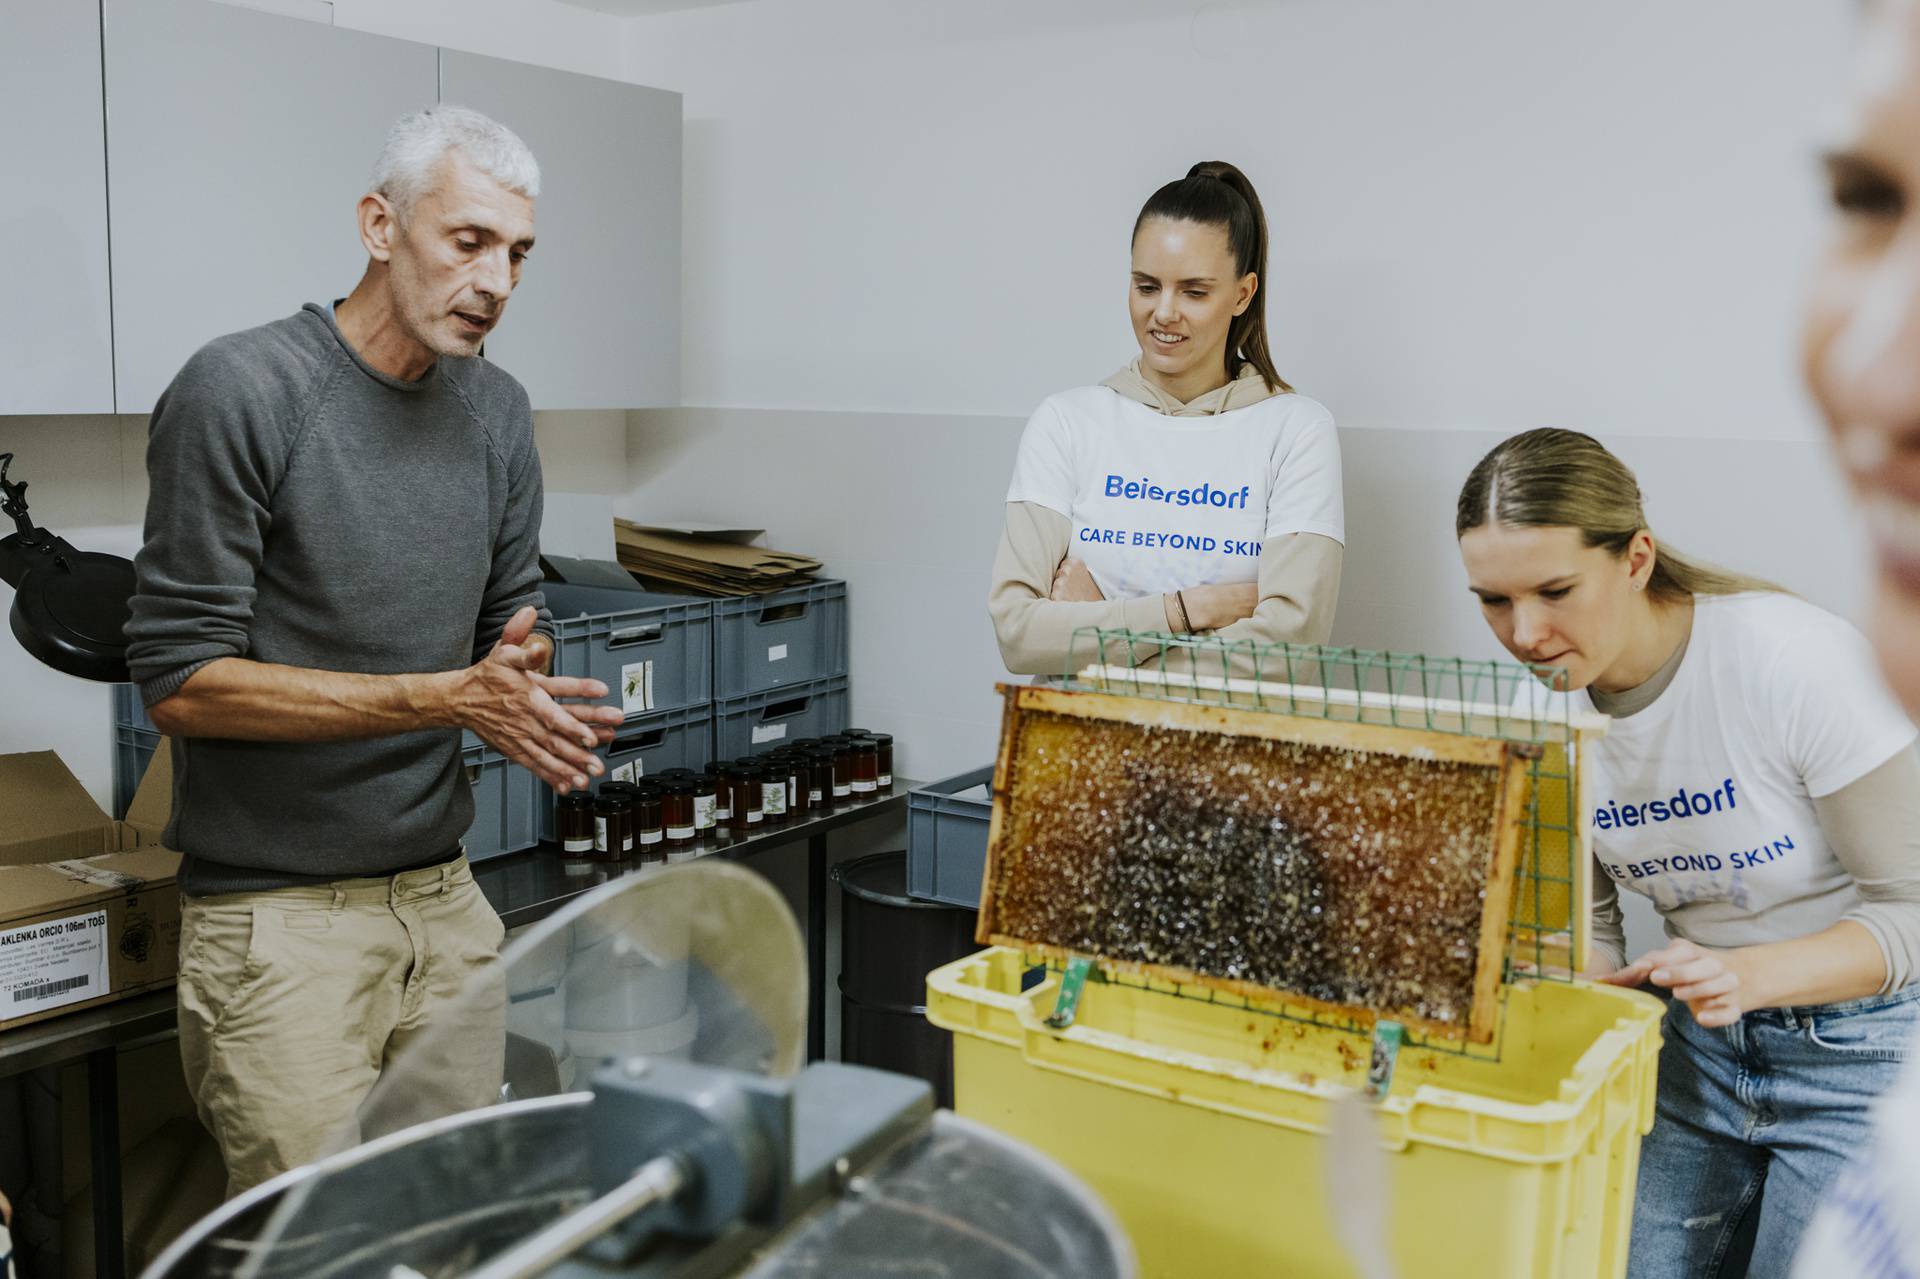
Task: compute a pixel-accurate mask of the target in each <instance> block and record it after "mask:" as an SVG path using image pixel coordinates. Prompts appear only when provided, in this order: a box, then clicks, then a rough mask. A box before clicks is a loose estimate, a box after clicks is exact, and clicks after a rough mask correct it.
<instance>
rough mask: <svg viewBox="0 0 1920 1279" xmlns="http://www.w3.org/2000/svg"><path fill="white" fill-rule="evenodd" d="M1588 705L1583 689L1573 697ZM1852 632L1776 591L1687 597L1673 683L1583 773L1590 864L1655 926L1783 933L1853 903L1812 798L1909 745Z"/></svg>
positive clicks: (1821, 924)
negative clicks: (1687, 623)
mask: <svg viewBox="0 0 1920 1279" xmlns="http://www.w3.org/2000/svg"><path fill="white" fill-rule="evenodd" d="M1573 699H1574V700H1573V704H1574V705H1575V706H1576V707H1577V708H1579V709H1581V710H1590V709H1592V707H1593V702H1592V699H1590V698H1589V697H1588V696H1587V694H1586V693H1585V691H1584V690H1583V691H1581V692H1579V693H1576V694H1574V695H1573ZM1914 736H1915V730H1914V726H1913V724H1912V723H1911V722H1910V721H1909V720H1908V719H1907V717H1906V715H1905V714H1904V713H1903V712H1902V711H1901V709H1900V706H1899V704H1898V703H1897V702H1896V701H1895V700H1894V698H1893V695H1892V694H1891V693H1890V692H1889V691H1888V690H1887V688H1886V686H1885V685H1884V684H1883V683H1882V682H1881V679H1880V673H1879V669H1878V667H1877V666H1876V665H1875V663H1874V658H1873V652H1872V650H1871V649H1870V648H1869V647H1868V644H1867V641H1866V638H1865V637H1864V636H1862V635H1861V634H1860V632H1858V631H1857V630H1855V629H1854V628H1853V627H1851V626H1849V625H1848V624H1847V623H1846V622H1844V621H1842V620H1840V619H1839V618H1837V617H1835V616H1833V615H1832V614H1831V613H1827V612H1825V611H1823V610H1821V609H1819V608H1816V607H1815V606H1814V605H1812V604H1809V603H1807V602H1806V601H1804V600H1800V599H1796V598H1794V597H1793V596H1791V595H1779V594H1772V593H1766V594H1748V595H1728V596H1698V597H1696V599H1695V604H1694V613H1693V636H1692V639H1691V640H1689V641H1688V644H1687V652H1686V656H1685V657H1683V658H1682V659H1681V662H1680V669H1679V670H1678V671H1676V672H1675V673H1674V677H1673V683H1672V684H1670V685H1668V687H1667V688H1666V690H1665V691H1664V692H1662V693H1661V694H1660V696H1659V697H1657V698H1656V699H1654V701H1653V704H1652V705H1650V706H1648V707H1647V708H1646V709H1645V710H1642V711H1640V712H1639V713H1638V714H1635V715H1631V716H1628V717H1626V718H1624V719H1616V720H1614V721H1613V722H1612V723H1611V724H1610V725H1609V726H1608V728H1607V733H1606V736H1605V737H1603V738H1601V739H1600V742H1599V745H1598V747H1597V749H1596V750H1595V752H1594V759H1593V763H1592V767H1591V769H1590V773H1589V776H1590V784H1591V793H1590V794H1589V795H1588V796H1587V800H1588V802H1589V803H1590V805H1591V808H1592V812H1593V816H1594V822H1593V848H1594V856H1595V860H1597V861H1598V862H1599V863H1600V866H1601V868H1602V869H1603V870H1604V871H1605V873H1607V874H1608V875H1610V876H1612V878H1613V879H1614V881H1615V882H1616V883H1618V884H1619V886H1620V887H1622V888H1626V889H1630V890H1632V891H1634V892H1637V893H1640V894H1642V895H1644V896H1647V897H1650V898H1652V899H1653V903H1654V905H1655V906H1657V907H1658V908H1659V910H1660V913H1661V915H1662V916H1664V917H1665V919H1666V922H1667V932H1668V934H1669V935H1670V936H1677V937H1685V938H1687V939H1689V940H1691V941H1695V942H1698V943H1699V944H1701V945H1703V946H1749V945H1756V944H1758V943H1761V942H1768V941H1785V940H1788V939H1791V938H1795V937H1805V936H1807V935H1809V934H1812V933H1816V932H1819V931H1820V930H1822V929H1824V928H1829V927H1831V926H1832V925H1834V924H1835V923H1837V922H1839V920H1840V918H1841V916H1843V915H1845V914H1846V913H1847V911H1849V910H1851V909H1852V908H1853V907H1854V906H1855V905H1857V904H1858V901H1859V898H1858V894H1857V893H1856V891H1855V889H1854V883H1853V877H1852V876H1851V875H1849V874H1848V873H1847V871H1846V869H1845V868H1844V867H1843V866H1841V865H1840V863H1839V861H1838V860H1837V859H1836V858H1835V857H1834V854H1833V849H1832V848H1831V847H1830V846H1829V845H1828V844H1827V841H1826V837H1825V835H1824V834H1823V833H1822V832H1821V830H1820V823H1819V821H1818V819H1817V817H1816V814H1815V811H1814V807H1813V800H1814V799H1815V798H1825V797H1826V796H1828V795H1831V794H1833V793H1834V792H1835V791H1838V790H1841V789H1843V788H1845V787H1846V786H1848V785H1850V784H1852V783H1853V782H1856V781H1858V780H1860V778H1862V777H1864V776H1866V775H1867V774H1868V773H1870V772H1872V771H1873V770H1874V769H1876V768H1878V767H1879V766H1880V765H1882V764H1884V763H1886V762H1887V761H1888V760H1889V759H1892V758H1893V757H1894V755H1896V754H1897V753H1898V752H1900V751H1901V750H1903V749H1907V748H1909V747H1911V746H1912V744H1913V740H1914Z"/></svg>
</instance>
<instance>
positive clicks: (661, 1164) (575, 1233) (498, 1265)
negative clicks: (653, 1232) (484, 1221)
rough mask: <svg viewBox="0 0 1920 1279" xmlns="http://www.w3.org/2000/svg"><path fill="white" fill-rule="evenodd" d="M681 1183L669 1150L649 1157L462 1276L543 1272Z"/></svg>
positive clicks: (510, 1277)
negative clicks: (633, 1170)
mask: <svg viewBox="0 0 1920 1279" xmlns="http://www.w3.org/2000/svg"><path fill="white" fill-rule="evenodd" d="M686 1184H687V1175H686V1173H685V1172H683V1171H682V1170H681V1167H680V1161H679V1160H677V1159H675V1158H674V1157H673V1156H672V1155H661V1156H660V1157H659V1158H657V1159H650V1160H648V1161H647V1162H646V1163H644V1164H642V1165H640V1170H639V1171H638V1172H636V1173H634V1174H633V1176H631V1177H629V1178H628V1179H627V1180H626V1181H624V1182H622V1183H621V1184H620V1185H619V1186H617V1187H615V1188H614V1189H612V1190H610V1191H608V1192H607V1193H606V1194H604V1195H601V1196H600V1197H599V1198H598V1199H596V1200H594V1201H593V1202H592V1203H590V1204H588V1205H587V1206H586V1207H584V1208H582V1209H580V1210H579V1211H578V1212H570V1213H568V1214H567V1215H566V1216H564V1217H562V1218H560V1220H558V1221H556V1222H554V1223H553V1224H552V1225H551V1226H548V1227H547V1228H546V1229H545V1230H542V1231H541V1232H540V1233H538V1234H536V1235H532V1236H530V1237H529V1238H527V1239H524V1240H522V1241H521V1242H519V1243H517V1244H515V1245H514V1246H513V1247H512V1248H510V1249H508V1250H507V1251H506V1252H503V1253H501V1254H500V1255H499V1256H498V1257H495V1258H494V1259H493V1260H492V1261H490V1262H488V1263H487V1264H486V1265H484V1266H482V1267H480V1268H479V1269H478V1270H474V1271H470V1272H469V1273H468V1276H467V1279H530V1276H533V1275H540V1274H545V1273H546V1272H547V1271H548V1270H549V1269H550V1268H552V1267H553V1266H554V1265H556V1264H558V1263H559V1262H562V1261H565V1260H566V1259H567V1258H568V1257H571V1256H572V1255H573V1254H574V1253H576V1252H578V1251H580V1249H582V1248H584V1247H586V1246H587V1245H588V1244H589V1243H592V1242H593V1241H594V1240H595V1239H598V1238H599V1237H600V1236H601V1235H604V1234H606V1233H607V1232H608V1231H609V1230H612V1229H613V1228H614V1227H615V1226H617V1225H619V1224H620V1223H621V1222H623V1221H625V1220H626V1219H627V1218H629V1217H631V1216H633V1215H634V1214H635V1213H638V1212H643V1211H645V1210H646V1209H648V1208H651V1207H653V1206H654V1205H656V1204H662V1203H665V1202H666V1201H667V1200H669V1199H672V1198H673V1197H674V1196H675V1195H677V1194H679V1193H680V1191H681V1189H682V1188H684V1187H685V1186H686Z"/></svg>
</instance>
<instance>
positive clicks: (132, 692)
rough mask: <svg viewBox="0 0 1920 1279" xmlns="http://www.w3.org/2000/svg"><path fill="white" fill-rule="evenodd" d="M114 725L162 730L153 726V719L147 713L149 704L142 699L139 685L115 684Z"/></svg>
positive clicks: (146, 729) (147, 730) (116, 726)
mask: <svg viewBox="0 0 1920 1279" xmlns="http://www.w3.org/2000/svg"><path fill="white" fill-rule="evenodd" d="M113 726H114V727H115V728H137V729H139V730H141V731H142V732H146V733H157V732H159V731H160V730H159V729H157V728H155V727H154V726H153V720H152V719H151V718H149V717H148V715H147V704H146V703H145V702H143V701H141V700H140V687H139V685H137V684H115V685H114V686H113Z"/></svg>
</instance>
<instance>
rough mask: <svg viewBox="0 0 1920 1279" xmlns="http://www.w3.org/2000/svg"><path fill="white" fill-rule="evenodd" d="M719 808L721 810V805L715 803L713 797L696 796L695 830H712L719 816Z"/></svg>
mask: <svg viewBox="0 0 1920 1279" xmlns="http://www.w3.org/2000/svg"><path fill="white" fill-rule="evenodd" d="M718 808H719V805H718V804H717V803H716V802H715V800H714V797H713V796H711V795H695V796H694V797H693V826H694V829H695V830H712V829H713V824H714V820H715V818H716V817H718V815H719V813H718Z"/></svg>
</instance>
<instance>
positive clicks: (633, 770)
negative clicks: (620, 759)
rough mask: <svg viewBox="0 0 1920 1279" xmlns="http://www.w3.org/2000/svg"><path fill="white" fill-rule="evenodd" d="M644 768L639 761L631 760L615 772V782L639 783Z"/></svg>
mask: <svg viewBox="0 0 1920 1279" xmlns="http://www.w3.org/2000/svg"><path fill="white" fill-rule="evenodd" d="M642 768H643V765H642V764H641V762H640V761H639V760H637V759H630V760H628V761H627V762H626V763H624V764H621V765H620V766H619V767H617V768H615V769H614V770H613V780H614V781H616V782H637V781H639V780H640V775H641V769H642Z"/></svg>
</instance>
